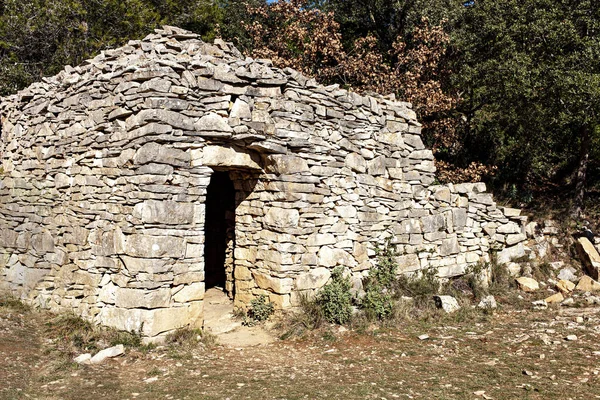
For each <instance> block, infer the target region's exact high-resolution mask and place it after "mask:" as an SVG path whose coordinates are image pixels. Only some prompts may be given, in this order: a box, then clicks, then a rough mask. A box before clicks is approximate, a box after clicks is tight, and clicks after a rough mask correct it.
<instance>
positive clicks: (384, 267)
mask: <svg viewBox="0 0 600 400" xmlns="http://www.w3.org/2000/svg"><path fill="white" fill-rule="evenodd" d="M375 251H376V254H377V263H376V264H375V265H374V266H373V268H371V270H370V271H369V277H368V278H367V280H366V281H365V297H364V298H363V299H362V303H361V306H362V308H363V310H364V311H365V314H366V316H367V317H368V318H370V319H386V318H389V317H390V316H391V315H392V313H393V310H394V301H393V298H392V294H393V291H394V290H393V289H394V286H395V285H396V280H397V277H396V271H397V269H398V264H397V262H396V256H397V255H398V253H397V251H396V246H394V245H393V244H392V243H391V239H387V240H386V242H385V246H384V247H383V248H377V249H376V250H375Z"/></svg>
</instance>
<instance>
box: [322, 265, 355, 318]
mask: <svg viewBox="0 0 600 400" xmlns="http://www.w3.org/2000/svg"><path fill="white" fill-rule="evenodd" d="M350 288H351V284H350V279H349V278H348V277H344V275H343V272H342V268H341V267H338V268H335V269H334V270H333V272H332V274H331V281H330V282H329V283H328V284H327V285H325V286H324V287H323V289H322V290H321V292H320V293H319V295H318V297H317V304H318V305H319V306H320V307H321V309H322V310H323V316H324V317H325V320H327V321H328V322H332V323H336V324H340V325H343V324H346V323H348V322H350V319H351V318H352V294H351V293H350Z"/></svg>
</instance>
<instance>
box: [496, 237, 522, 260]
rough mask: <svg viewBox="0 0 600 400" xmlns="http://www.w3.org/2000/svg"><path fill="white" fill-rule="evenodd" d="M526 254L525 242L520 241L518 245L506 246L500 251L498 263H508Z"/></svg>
mask: <svg viewBox="0 0 600 400" xmlns="http://www.w3.org/2000/svg"><path fill="white" fill-rule="evenodd" d="M524 256H525V246H523V242H521V243H518V244H517V245H516V246H512V247H505V248H504V249H502V250H501V251H499V252H498V255H497V257H498V263H500V264H506V263H508V262H510V261H512V260H516V259H519V258H521V257H524Z"/></svg>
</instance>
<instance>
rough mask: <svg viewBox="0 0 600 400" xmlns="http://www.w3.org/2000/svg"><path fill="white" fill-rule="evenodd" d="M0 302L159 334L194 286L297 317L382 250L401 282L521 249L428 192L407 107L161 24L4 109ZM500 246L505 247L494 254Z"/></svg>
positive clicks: (459, 197)
mask: <svg viewBox="0 0 600 400" xmlns="http://www.w3.org/2000/svg"><path fill="white" fill-rule="evenodd" d="M0 115H1V118H2V141H1V146H0V157H1V160H2V169H1V175H0V176H1V181H0V198H1V202H0V289H2V290H8V291H10V292H12V293H13V294H15V295H17V296H19V297H21V298H22V299H25V300H26V301H28V302H30V303H32V304H35V305H36V306H39V307H43V308H49V309H51V310H55V311H65V310H72V311H73V312H75V313H76V314H78V315H80V316H83V317H84V318H86V319H89V320H92V321H94V322H97V323H100V324H105V325H109V326H113V327H116V328H118V329H123V330H130V331H131V330H133V331H140V332H141V333H142V334H143V335H144V336H145V337H146V338H156V337H159V336H161V335H164V334H166V333H168V332H169V331H172V330H174V329H177V328H179V327H182V326H188V325H191V326H201V325H202V317H203V297H204V293H205V290H207V289H208V288H210V287H214V286H218V287H222V288H224V290H225V291H226V292H227V293H228V295H229V296H230V298H232V299H233V300H234V303H235V305H236V306H239V307H244V306H245V305H246V304H248V303H249V302H250V301H251V300H252V299H253V298H254V297H255V296H258V295H261V294H266V295H268V296H269V298H270V300H271V301H272V302H273V303H275V305H276V307H277V308H280V309H283V308H289V307H293V306H294V305H296V304H297V301H298V293H300V292H305V291H315V290H317V289H318V288H320V287H322V286H323V285H324V284H325V283H326V282H327V281H328V279H329V278H330V275H331V271H332V269H333V268H335V267H337V266H341V267H343V268H345V269H346V273H348V274H350V275H351V279H352V282H353V284H354V285H355V287H356V288H357V289H359V288H360V285H361V279H362V278H363V277H364V276H365V275H366V274H367V273H368V271H369V268H370V267H371V266H372V265H373V263H374V262H375V248H376V246H377V245H378V244H381V243H383V242H384V240H385V238H386V237H392V238H393V241H394V243H396V244H397V245H398V249H399V250H400V252H401V256H399V257H398V263H399V266H400V269H401V271H400V272H414V271H418V270H423V269H428V268H435V269H436V271H437V274H438V276H440V277H452V276H456V275H460V274H463V273H464V272H465V270H466V269H467V268H468V267H469V266H470V265H473V264H476V263H478V262H480V261H487V260H489V252H490V249H491V248H493V247H494V246H495V247H496V248H497V249H498V250H501V253H500V258H501V260H508V259H509V258H511V257H519V256H522V255H524V254H525V248H524V246H523V243H522V241H523V240H524V239H525V235H524V234H523V227H522V226H523V222H524V217H520V216H519V211H518V210H513V209H500V208H497V207H496V204H495V203H494V201H493V199H492V196H491V195H490V194H488V193H485V185H484V184H483V183H477V184H460V185H436V184H435V167H434V162H433V155H432V152H431V151H430V150H428V149H426V148H425V146H424V145H423V142H422V140H421V136H420V133H421V125H420V124H419V123H418V122H417V120H416V115H415V113H414V111H412V110H411V105H410V104H409V103H403V102H398V101H395V100H394V99H393V98H387V97H371V96H361V95H359V94H356V93H353V92H349V91H346V90H342V89H340V88H339V87H338V86H327V87H325V86H321V85H319V84H317V83H316V82H315V81H314V80H313V79H308V78H306V77H304V76H303V75H301V74H300V73H298V72H297V71H294V70H292V69H278V68H275V67H274V66H273V65H272V64H271V62H270V61H268V60H254V59H250V58H244V57H242V55H241V54H240V53H239V52H238V50H237V49H235V48H234V47H233V46H232V45H231V44H228V43H225V42H223V41H220V40H217V41H215V43H214V44H208V43H204V42H202V41H201V40H199V38H198V36H197V35H195V34H193V33H191V32H187V31H184V30H181V29H178V28H174V27H164V28H163V29H161V30H157V31H156V33H155V34H152V35H149V36H148V37H146V38H145V39H143V40H136V41H130V42H129V43H128V44H127V45H126V46H124V47H121V48H118V49H115V50H108V51H104V52H102V53H101V54H100V55H98V56H97V57H95V58H93V59H91V60H88V61H86V62H85V63H84V64H83V65H80V66H78V67H75V68H72V67H70V66H67V67H66V68H65V69H64V70H63V71H62V72H60V73H59V74H58V75H57V76H54V77H51V78H44V79H43V80H42V81H41V82H39V83H35V84H33V85H31V86H30V87H29V88H27V89H25V90H23V91H21V92H19V93H18V94H16V95H13V96H10V97H7V98H4V99H2V103H1V106H0ZM502 249H503V250H502Z"/></svg>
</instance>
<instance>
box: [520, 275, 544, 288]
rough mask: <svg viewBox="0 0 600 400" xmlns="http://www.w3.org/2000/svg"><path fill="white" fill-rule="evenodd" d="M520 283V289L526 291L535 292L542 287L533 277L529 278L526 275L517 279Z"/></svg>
mask: <svg viewBox="0 0 600 400" xmlns="http://www.w3.org/2000/svg"><path fill="white" fill-rule="evenodd" d="M516 281H517V283H518V284H519V289H521V290H522V291H524V292H535V291H536V290H538V289H539V288H540V284H539V283H538V281H536V280H535V279H533V278H528V277H526V276H522V277H520V278H517V279H516Z"/></svg>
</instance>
